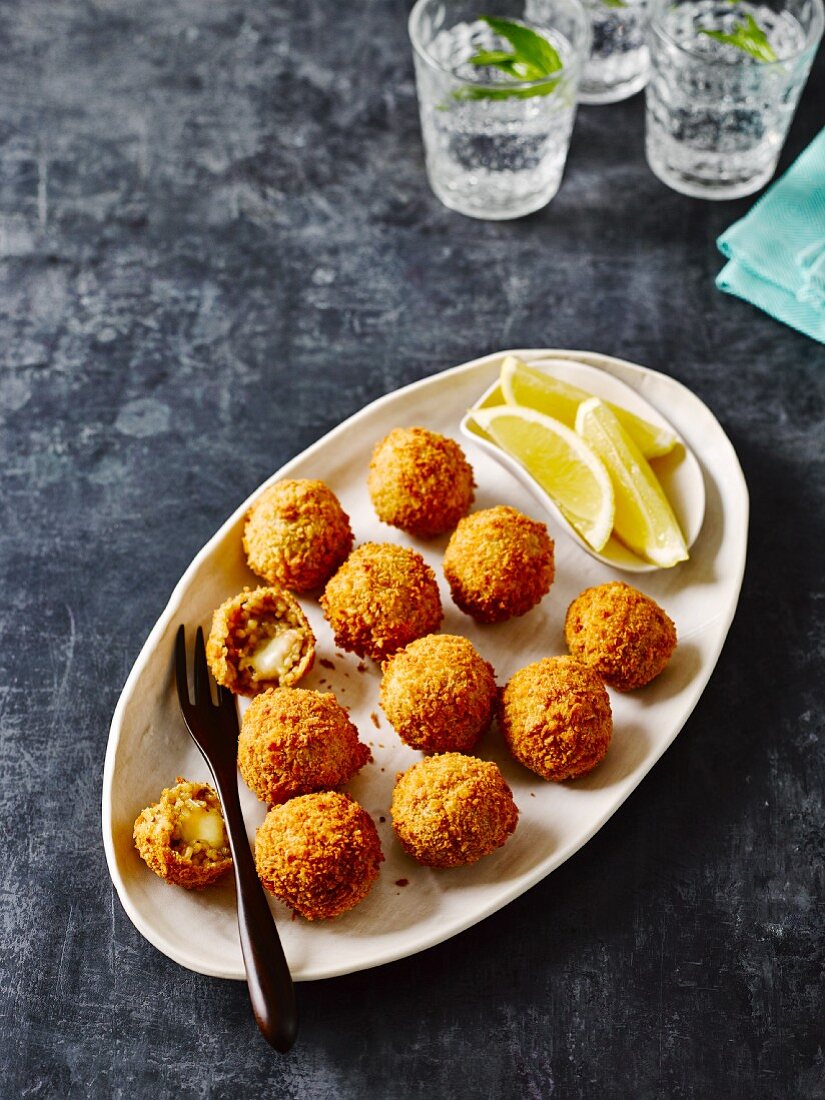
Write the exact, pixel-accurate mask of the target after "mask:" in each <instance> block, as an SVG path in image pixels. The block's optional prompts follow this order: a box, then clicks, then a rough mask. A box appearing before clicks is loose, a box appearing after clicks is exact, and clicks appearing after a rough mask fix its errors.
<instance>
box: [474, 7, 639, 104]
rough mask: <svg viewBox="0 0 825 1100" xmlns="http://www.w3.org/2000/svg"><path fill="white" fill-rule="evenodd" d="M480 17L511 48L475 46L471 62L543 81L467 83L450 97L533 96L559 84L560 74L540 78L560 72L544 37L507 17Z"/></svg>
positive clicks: (557, 59) (559, 64) (522, 78)
mask: <svg viewBox="0 0 825 1100" xmlns="http://www.w3.org/2000/svg"><path fill="white" fill-rule="evenodd" d="M614 2H615V0H614ZM617 2H618V3H623V0H617ZM479 19H481V20H483V21H484V22H485V23H486V24H487V25H488V26H489V27H490V29H491V30H492V31H494V32H495V33H496V34H497V35H499V36H500V37H501V38H503V39H505V41H507V42H509V43H510V45H511V46H512V47H513V52H512V53H509V52H508V51H507V50H478V51H477V52H476V53H474V54H473V56H472V57H471V58H470V59H469V62H470V64H471V65H477V66H490V67H491V68H495V69H498V70H499V71H500V72H502V73H504V74H505V76H508V77H510V78H511V79H512V80H520V81H531V82H532V81H542V83H541V84H537V85H536V87H534V88H508V87H506V86H504V85H503V86H502V87H501V88H477V87H473V86H472V85H469V86H468V87H466V88H459V89H458V90H457V91H455V92H453V93H452V97H453V99H458V100H467V99H532V98H533V97H534V96H541V95H549V94H550V92H552V91H553V89H554V88H555V87H556V86H557V85H558V83H559V80H560V77H557V78H556V79H555V80H547V81H544V80H543V79H542V78H543V77H546V76H551V75H552V74H553V73H557V72H559V71H560V70H561V68H562V62H561V58H560V57H559V55H558V53H557V52H556V50H555V49H554V48H553V46H551V45H550V43H549V42H548V41H547V39H546V38H543V37H542V35H540V34H537V33H536V31H532V30H530V28H529V27H525V26H524V25H523V24H521V23H511V22H510V21H509V20H507V19H498V18H497V17H495V16H492V15H480V16H479Z"/></svg>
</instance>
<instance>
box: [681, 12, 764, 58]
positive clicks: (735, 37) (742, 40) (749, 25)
mask: <svg viewBox="0 0 825 1100" xmlns="http://www.w3.org/2000/svg"><path fill="white" fill-rule="evenodd" d="M699 34H706V35H707V36H708V38H712V39H713V40H714V41H715V42H723V43H724V44H725V45H727V46H733V48H734V49H736V50H742V51H743V53H746V54H750V56H751V57H753V58H755V59H756V60H757V61H761V62H763V63H764V62H769V61H778V60H779V58H778V57H777V56H776V53H775V52H774V49H773V46H771V44H770V42H769V41H768V36H767V35H766V34H765V32H764V31H763V30H762V28H761V27H760V26H759V24H758V23H757V22H756V20H755V19H754V17H753V16H752V15H750V14H748V15H746V16H745V17H744V19H743V21H742V22H741V23H740V24H739V25H738V26H735V27H734V28H733V30H732V31H731V32H730V34H726V33H725V32H724V31H713V30H709V29H708V28H706V27H700V28H699Z"/></svg>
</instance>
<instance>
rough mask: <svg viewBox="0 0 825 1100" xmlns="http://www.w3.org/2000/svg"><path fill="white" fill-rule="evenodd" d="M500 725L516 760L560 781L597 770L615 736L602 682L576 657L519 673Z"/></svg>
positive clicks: (503, 703)
mask: <svg viewBox="0 0 825 1100" xmlns="http://www.w3.org/2000/svg"><path fill="white" fill-rule="evenodd" d="M499 724H500V726H501V730H502V733H503V734H504V740H505V741H506V742H507V746H508V748H509V749H510V752H511V753H512V754H513V756H514V757H515V758H516V760H518V761H519V763H521V764H523V765H524V766H525V768H529V769H530V771H533V772H535V773H536V775H540V776H541V777H542V778H543V779H552V780H555V781H557V782H561V781H562V780H564V779H575V778H577V777H578V776H580V775H585V774H586V773H587V772H589V771H591V769H593V768H595V767H596V765H597V764H598V763H600V762H601V761H602V760H603V759H604V755H605V753H606V752H607V749H608V746H609V745H610V738H611V737H612V734H613V717H612V713H611V710H610V699H609V698H608V696H607V692H606V691H605V687H604V684H603V683H602V682H601V680H600V679H599V677H598V676H597V675H596V673H595V672H594V671H593V670H592V669H591V668H590V667H588V665H584V664H582V663H581V662H580V661H576V660H574V659H573V658H572V657H545V658H544V660H542V661H536V662H535V664H532V665H527V667H526V668H523V669H521V670H520V671H519V672H517V673H516V674H515V675H514V676H513V677H512V678H511V679H510V681H509V683H508V684H507V686H506V687H505V688H504V691H503V692H502V693H501V700H500V711H499Z"/></svg>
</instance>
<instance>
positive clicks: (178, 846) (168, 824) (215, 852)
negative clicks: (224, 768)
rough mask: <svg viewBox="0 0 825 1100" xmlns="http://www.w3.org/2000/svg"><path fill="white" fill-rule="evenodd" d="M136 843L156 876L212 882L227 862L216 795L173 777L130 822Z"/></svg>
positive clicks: (193, 883) (182, 882) (193, 885)
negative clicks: (152, 800) (156, 800)
mask: <svg viewBox="0 0 825 1100" xmlns="http://www.w3.org/2000/svg"><path fill="white" fill-rule="evenodd" d="M133 835H134V839H135V847H136V848H137V850H138V852H139V853H140V857H141V859H143V860H144V861H145V862H146V864H147V865H148V866H149V867H150V868H151V869H152V870H153V871H154V872H155V874H156V875H159V876H160V878H162V879H165V880H166V881H167V882H169V883H173V884H174V885H175V886H183V888H184V889H185V890H202V889H203V888H204V886H211V885H212V883H213V882H217V881H218V879H219V878H222V877H223V875H225V874H226V872H227V871H228V870H229V869H230V867H231V866H232V857H231V855H230V854H229V840H228V839H227V836H226V829H225V827H224V823H223V814H222V812H221V804H220V802H219V801H218V796H217V794H215V792H214V790H213V789H212V788H211V787H210V786H209V784H208V783H188V782H187V781H186V780H185V779H183V778H181V776H178V777H177V779H176V781H175V786H174V787H167V788H166V789H165V790H163V791H162V792H161V796H160V800H159V801H158V802H154V803H153V804H152V805H151V806H147V807H146V809H145V810H143V811H142V813H141V814H140V815H139V816H138V818H137V820H136V821H135V828H134V834H133Z"/></svg>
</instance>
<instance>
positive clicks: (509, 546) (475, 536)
mask: <svg viewBox="0 0 825 1100" xmlns="http://www.w3.org/2000/svg"><path fill="white" fill-rule="evenodd" d="M554 573H555V569H554V557H553V540H552V539H551V538H550V536H549V535H548V533H547V528H546V527H545V526H544V524H543V523H539V522H538V521H537V520H534V519H530V517H529V516H525V515H524V514H523V513H522V512H518V511H516V509H515V508H510V507H508V506H507V505H505V504H499V505H497V506H496V507H495V508H487V509H485V510H484V511H482V512H474V513H473V514H472V515H470V516H467V517H466V519H463V520H461V522H460V523H459V525H458V527H456V529H455V531H454V532H453V535H452V537H451V538H450V541H449V543H448V544H447V549H446V550H445V552H444V575H445V577H446V578H447V581H448V583H449V585H450V591H451V592H452V595H453V599H454V600H455V602H456V604H457V605H458V606H459V607H460V608H461V610H462V611H464V612H466V614H468V615H471V616H472V617H473V618H474V619H476V620H477V621H478V622H480V623H498V622H502V621H503V620H504V619H509V618H512V617H513V616H515V615H524V614H525V613H526V612H527V611H529V610H530V609H531V608H533V607H535V606H536V604H537V603H539V601H540V600H541V599H542V598H543V597H544V596H545V595H546V594H547V593H548V592H549V591H550V585H551V584H552V583H553V577H554Z"/></svg>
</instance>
